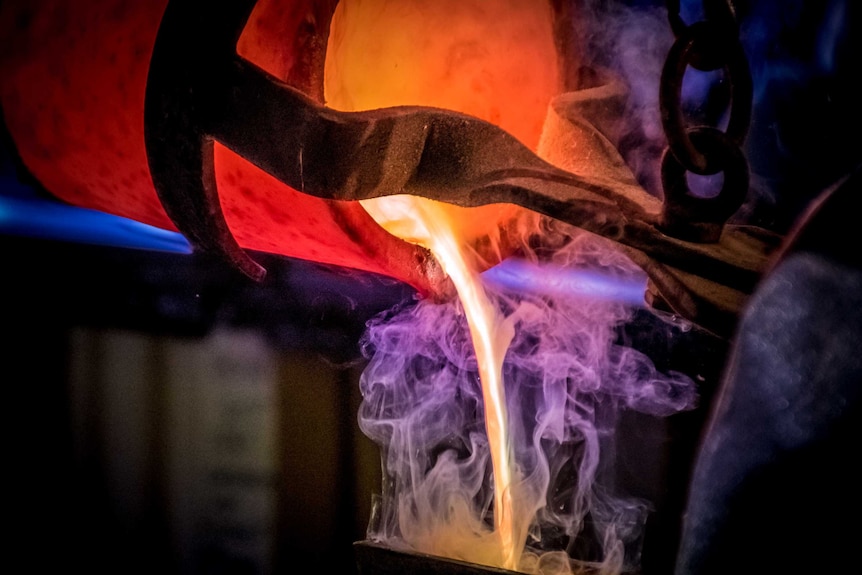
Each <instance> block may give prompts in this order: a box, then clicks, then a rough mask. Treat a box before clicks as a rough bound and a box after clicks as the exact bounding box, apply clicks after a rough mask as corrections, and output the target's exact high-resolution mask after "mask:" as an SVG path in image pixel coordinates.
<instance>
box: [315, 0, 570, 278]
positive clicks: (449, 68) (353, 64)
mask: <svg viewBox="0 0 862 575" xmlns="http://www.w3.org/2000/svg"><path fill="white" fill-rule="evenodd" d="M326 54H327V55H326V62H325V68H324V96H325V100H326V105H327V106H329V107H331V108H334V109H337V110H344V111H359V110H372V109H376V108H384V107H389V106H398V105H417V106H433V107H437V108H444V109H447V110H455V111H458V112H464V113H466V114H470V115H473V116H476V117H477V118H481V119H483V120H486V121H489V122H492V123H494V124H496V125H497V126H499V127H501V128H503V129H504V130H506V131H507V132H509V133H510V134H512V135H513V136H515V137H516V138H518V139H519V140H520V141H521V142H523V143H524V144H525V145H527V146H528V147H530V148H531V149H533V150H535V149H536V147H537V146H538V143H539V138H540V136H541V133H542V125H543V123H544V120H545V115H546V113H547V107H548V102H549V101H550V100H551V98H553V97H554V96H555V95H557V94H558V93H559V92H560V82H561V80H560V73H559V69H558V68H559V66H558V62H557V52H556V48H555V44H554V35H553V14H552V11H551V7H550V5H549V3H545V2H540V1H536V0H505V1H500V0H497V1H490V0H469V1H466V0H436V1H434V2H426V1H422V0H397V1H396V0H343V1H341V2H339V4H338V6H337V8H336V10H335V14H334V15H333V18H332V25H331V28H330V37H329V45H328V47H327V52H326ZM442 209H444V210H445V211H446V212H447V213H448V214H449V218H450V220H451V221H452V224H453V226H454V230H455V233H456V234H457V236H458V237H459V238H462V239H463V240H464V241H465V242H466V243H468V244H474V243H475V242H476V241H477V240H479V239H484V238H489V239H490V240H491V241H492V243H493V242H495V241H496V240H497V239H498V237H497V236H498V234H499V229H500V227H501V223H502V222H507V221H511V220H512V219H513V218H515V217H517V216H519V215H521V212H522V211H523V210H520V209H519V208H516V207H515V206H511V205H503V204H496V205H495V204H492V205H487V206H482V207H478V208H461V207H458V206H450V205H446V206H445V207H443V208H442ZM483 255H487V254H483ZM489 263H491V264H493V263H496V262H493V261H491V262H489Z"/></svg>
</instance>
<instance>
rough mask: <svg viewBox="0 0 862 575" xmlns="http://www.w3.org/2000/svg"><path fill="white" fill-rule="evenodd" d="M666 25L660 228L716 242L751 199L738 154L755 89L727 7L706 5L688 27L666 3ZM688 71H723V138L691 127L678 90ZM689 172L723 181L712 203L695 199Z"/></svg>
mask: <svg viewBox="0 0 862 575" xmlns="http://www.w3.org/2000/svg"><path fill="white" fill-rule="evenodd" d="M666 5H667V10H668V21H669V23H670V27H671V29H672V30H673V33H674V36H675V38H676V41H675V42H674V44H673V46H672V47H671V49H670V51H669V52H668V56H667V59H666V61H665V65H664V68H663V70H662V75H661V86H660V92H659V102H660V104H659V105H660V107H661V117H662V125H663V127H664V131H665V135H666V137H667V141H668V145H667V148H666V149H665V153H664V156H663V157H662V166H661V168H662V169H661V173H662V186H663V189H664V195H665V197H664V208H663V211H662V218H661V222H660V226H661V228H662V230H663V231H664V232H665V233H667V234H668V235H672V236H675V237H679V238H682V239H686V240H690V241H698V242H716V241H718V240H719V238H720V237H721V231H722V229H723V227H724V224H725V222H726V221H727V220H728V219H729V218H730V216H732V215H733V214H734V213H735V212H736V211H737V210H738V209H739V207H740V206H741V205H742V202H743V201H744V200H745V196H746V194H747V192H748V182H749V175H748V162H747V161H746V159H745V156H744V154H743V153H742V146H743V145H744V143H745V138H746V136H747V135H748V129H749V126H750V123H751V108H752V95H753V85H752V80H751V71H750V69H749V66H748V59H747V58H746V55H745V51H744V50H743V48H742V44H741V43H740V41H739V27H738V25H737V21H736V11H735V10H734V7H733V4H732V2H730V1H729V0H703V12H704V15H705V19H704V20H701V21H698V22H695V23H693V24H690V25H689V24H686V23H685V21H684V20H683V18H682V16H681V15H680V13H679V12H680V2H679V0H667V1H666ZM689 67H692V68H694V69H696V70H700V71H703V72H711V71H715V70H719V69H721V70H722V71H723V73H724V76H725V79H726V81H727V83H728V85H729V87H730V102H729V104H728V106H729V119H728V123H727V127H726V129H725V130H724V131H722V130H720V129H718V128H716V127H712V126H691V125H689V124H688V122H687V121H686V117H685V114H684V112H683V109H682V84H683V79H684V77H685V74H686V71H687V70H688V68H689ZM687 172H691V173H694V174H698V175H701V176H711V175H715V174H718V173H723V176H724V183H723V185H722V187H721V191H720V192H719V194H718V195H717V196H714V197H710V198H702V197H697V196H695V195H693V194H692V193H691V191H690V189H689V187H688V183H687V180H686V174H687Z"/></svg>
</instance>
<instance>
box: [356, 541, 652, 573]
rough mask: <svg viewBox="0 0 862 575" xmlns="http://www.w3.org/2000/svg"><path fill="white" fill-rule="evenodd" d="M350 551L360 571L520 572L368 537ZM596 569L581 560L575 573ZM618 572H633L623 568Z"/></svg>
mask: <svg viewBox="0 0 862 575" xmlns="http://www.w3.org/2000/svg"><path fill="white" fill-rule="evenodd" d="M353 552H354V556H355V557H356V567H357V572H358V573H359V575H403V574H404V573H410V575H523V574H522V573H521V572H520V571H510V570H508V569H501V568H499V567H489V566H487V565H479V564H476V563H469V562H467V561H461V560H458V559H450V558H448V557H440V556H437V555H429V554H427V553H420V552H418V551H407V550H402V549H395V548H393V547H388V546H386V545H384V544H382V543H378V542H375V541H369V540H365V541H356V542H355V543H354V544H353ZM597 573H600V570H599V569H598V568H592V567H591V566H590V564H588V563H584V564H583V569H578V571H576V572H575V575H592V574H597ZM621 575H636V572H633V571H624V572H623V573H622V574H621Z"/></svg>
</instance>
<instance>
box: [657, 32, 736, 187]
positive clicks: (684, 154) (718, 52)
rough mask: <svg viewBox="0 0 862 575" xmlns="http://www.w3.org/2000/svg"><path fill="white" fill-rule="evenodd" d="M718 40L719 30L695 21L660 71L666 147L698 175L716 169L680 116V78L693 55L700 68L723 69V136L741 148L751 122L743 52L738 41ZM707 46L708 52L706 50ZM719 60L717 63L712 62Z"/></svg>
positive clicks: (660, 96)
mask: <svg viewBox="0 0 862 575" xmlns="http://www.w3.org/2000/svg"><path fill="white" fill-rule="evenodd" d="M721 38H722V36H721V34H720V32H719V30H718V29H717V28H716V27H715V26H713V25H712V24H710V23H708V22H696V23H695V24H693V25H691V26H689V27H687V28H686V29H685V31H684V32H683V34H682V35H681V36H680V37H679V38H678V39H677V40H676V42H674V44H673V46H672V47H671V50H670V52H669V53H668V57H667V60H666V61H665V65H664V68H663V69H662V76H661V89H660V93H659V105H660V108H661V117H662V125H663V127H664V131H665V134H666V135H667V139H668V145H669V146H670V148H671V150H672V151H673V154H674V155H675V156H676V157H677V159H678V160H679V161H680V162H681V163H682V164H683V165H684V166H685V168H686V169H688V170H689V171H692V172H694V173H696V174H700V175H709V174H714V173H716V172H717V171H718V170H719V169H718V168H716V167H715V166H714V163H713V161H712V160H711V159H710V158H708V157H706V156H704V155H703V154H702V153H701V151H700V150H698V149H697V147H696V146H695V145H694V144H693V143H692V142H691V139H690V138H689V136H688V133H689V131H688V130H687V127H686V125H685V118H684V117H683V112H682V82H683V77H684V76H685V72H686V69H687V68H688V66H689V65H692V66H694V62H693V59H694V58H695V55H696V54H698V53H699V54H700V55H699V56H698V58H699V59H700V60H701V61H700V62H698V64H699V66H698V67H699V68H700V69H717V68H719V67H723V68H724V70H725V73H726V75H727V77H728V82H729V83H730V88H731V101H730V119H729V122H728V126H727V130H726V133H727V135H728V137H729V138H730V139H731V141H733V142H734V143H735V144H736V145H737V146H742V144H743V142H744V141H745V137H746V135H747V134H748V128H749V126H750V123H751V99H752V94H753V85H752V81H751V71H750V69H749V67H748V60H747V58H746V56H745V51H744V50H743V49H742V45H741V44H740V43H739V41H738V40H735V39H734V40H731V39H728V38H726V37H724V39H723V40H722V39H721ZM716 43H717V44H716ZM710 45H711V47H710V48H709V49H708V48H706V46H710ZM707 50H710V51H709V52H708V51H707ZM718 59H720V60H721V63H720V64H719V63H718V62H717V61H715V60H718ZM713 66H714V67H713Z"/></svg>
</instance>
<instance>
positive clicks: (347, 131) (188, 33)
mask: <svg viewBox="0 0 862 575" xmlns="http://www.w3.org/2000/svg"><path fill="white" fill-rule="evenodd" d="M254 4H255V2H254V1H253V0H245V1H243V2H236V3H232V8H231V10H229V11H212V10H209V9H207V7H206V3H205V2H201V1H200V0H172V1H171V2H170V3H169V6H168V10H167V11H166V13H165V16H164V18H163V20H162V24H161V28H160V30H159V35H158V38H157V41H156V47H155V50H154V54H153V60H152V63H151V67H150V75H149V81H148V86H147V100H146V114H145V116H146V122H147V123H146V139H147V151H148V156H149V158H150V166H151V172H152V174H153V180H154V183H155V184H156V188H157V190H158V192H159V196H160V198H161V200H162V202H163V204H164V206H165V208H166V210H167V211H168V213H169V214H170V215H171V217H172V219H173V220H174V222H175V224H176V225H177V228H178V229H180V231H182V232H183V233H185V234H187V235H188V236H189V237H190V238H191V239H192V241H193V243H195V244H196V245H198V246H199V247H201V248H203V249H206V250H209V251H215V252H217V253H221V254H222V255H223V256H224V258H225V259H227V260H228V261H230V262H232V263H233V265H235V266H237V267H238V268H240V269H241V270H243V271H244V272H245V273H246V274H247V275H249V276H251V277H260V275H261V274H262V270H261V268H260V267H259V266H258V265H257V264H255V262H254V261H253V260H251V258H249V257H248V256H247V255H246V254H245V253H244V251H243V250H242V248H241V247H240V246H239V244H238V243H237V242H236V240H235V239H234V238H233V237H232V236H231V234H230V231H229V230H228V228H227V225H226V224H225V221H224V216H223V214H222V212H221V209H220V206H219V203H218V194H217V190H216V186H215V181H214V178H213V177H212V174H211V168H209V167H208V166H211V163H212V162H211V159H210V157H211V147H212V141H213V140H217V141H218V142H220V143H222V144H224V145H225V146H226V147H228V148H229V149H231V150H233V151H234V152H236V153H237V154H239V155H240V156H241V157H243V158H245V159H247V160H248V161H250V162H251V163H253V164H254V165H256V166H258V167H260V168H261V169H263V170H265V171H266V172H267V173H269V174H271V175H272V176H274V177H275V178H277V179H278V180H279V181H281V182H283V183H285V184H287V185H288V186H291V187H292V188H294V189H296V190H299V191H301V192H303V193H305V194H308V195H311V196H315V197H319V198H325V199H328V200H342V201H350V202H352V201H356V200H361V199H369V198H374V197H379V196H386V195H393V194H401V193H408V194H413V195H418V196H423V197H427V198H432V199H435V200H440V201H444V202H448V203H452V204H456V205H460V206H468V207H469V206H481V205H485V204H491V203H510V204H516V205H519V206H522V207H525V208H527V209H530V210H533V211H536V212H538V213H541V214H544V215H546V216H549V217H552V218H555V219H558V220H561V221H564V222H567V223H570V224H573V225H575V226H578V227H580V228H583V229H585V230H587V231H589V232H593V233H596V234H598V235H601V236H604V237H606V238H608V239H610V240H613V241H614V242H617V243H618V244H620V245H622V246H624V249H625V250H627V251H628V252H630V255H631V257H632V258H633V259H634V260H635V262H636V263H638V264H639V265H641V267H643V268H644V270H645V271H646V272H647V273H648V274H649V275H650V277H651V279H652V280H653V282H652V291H653V294H652V295H653V296H660V297H655V298H654V299H652V300H651V301H654V302H656V303H660V305H662V306H667V307H668V308H669V309H671V310H672V311H674V312H676V313H678V314H680V315H682V316H683V317H685V318H687V319H690V320H692V321H695V322H696V323H698V324H699V325H701V326H703V327H705V328H707V329H710V330H713V331H715V332H716V333H719V334H722V335H728V334H729V333H730V331H731V330H732V329H733V326H734V324H735V317H736V314H737V312H738V310H739V306H740V305H741V302H742V301H743V300H744V299H745V296H746V295H747V294H749V293H750V292H751V291H752V290H753V288H754V285H755V284H756V282H757V281H758V279H759V277H760V274H761V271H762V270H763V268H764V266H765V264H766V262H767V258H768V255H769V253H770V252H771V251H772V250H773V249H774V248H775V247H776V246H777V244H778V238H777V237H774V236H772V235H770V234H768V233H766V232H765V231H763V230H757V229H751V228H747V227H741V226H726V227H725V228H724V231H723V233H722V234H721V237H720V239H719V240H718V241H716V242H714V243H710V244H698V243H694V242H689V241H686V240H685V239H678V238H674V237H671V236H669V235H667V234H666V233H665V232H663V231H662V230H661V229H660V225H659V224H660V219H661V212H662V205H661V202H659V201H658V200H656V199H655V198H654V197H652V196H650V195H649V194H648V193H647V192H646V191H645V190H643V189H642V188H641V187H640V186H639V185H638V184H637V182H636V181H635V180H634V178H633V176H632V174H631V173H630V172H629V171H628V170H627V169H626V168H625V167H624V166H622V165H621V163H619V162H615V161H611V162H609V163H608V164H607V166H606V168H605V169H604V170H603V172H602V173H600V174H590V175H589V176H584V175H578V174H576V173H572V172H568V171H565V170H561V169H559V168H556V167H554V166H553V165H551V164H549V163H548V162H545V161H544V160H542V159H541V158H539V157H538V156H537V155H536V154H534V153H533V152H532V151H531V150H529V149H528V148H526V147H525V146H523V145H522V144H521V143H520V142H518V141H517V140H515V138H513V137H512V136H510V135H509V134H508V133H506V132H504V131H503V130H501V129H499V128H497V127H496V126H493V125H492V124H489V123H487V122H484V121H481V120H479V119H476V118H473V117H471V116H466V115H463V114H458V113H455V112H451V111H445V110H438V109H431V108H420V107H398V108H387V109H382V110H376V111H371V112H360V113H342V112H336V111H334V110H331V109H327V108H325V107H324V106H321V105H319V104H317V103H315V102H314V101H312V100H311V99H309V98H308V97H306V96H305V95H303V94H302V93H300V92H299V91H297V90H295V89H293V88H291V87H289V86H287V85H285V84H284V83H282V82H280V81H278V80H277V79H276V78H274V77H272V76H270V75H268V74H267V73H266V72H264V71H263V70H261V69H260V68H258V67H256V66H254V65H253V64H251V63H249V62H247V61H245V60H243V59H242V58H240V57H239V56H237V54H236V52H235V49H234V47H235V45H236V40H237V38H238V36H239V34H240V32H241V31H242V28H243V25H244V23H245V21H246V19H247V18H248V15H249V14H250V12H251V10H252V8H253V7H254ZM605 96H606V95H605V94H602V97H605ZM585 102H586V104H585ZM588 104H589V98H581V99H580V100H578V101H576V102H575V104H574V105H575V107H576V109H577V107H578V106H586V107H588ZM593 132H594V134H593V135H594V136H595V137H599V138H601V137H603V136H602V135H601V133H600V132H598V130H593Z"/></svg>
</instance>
